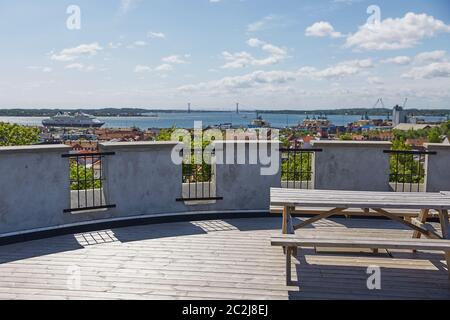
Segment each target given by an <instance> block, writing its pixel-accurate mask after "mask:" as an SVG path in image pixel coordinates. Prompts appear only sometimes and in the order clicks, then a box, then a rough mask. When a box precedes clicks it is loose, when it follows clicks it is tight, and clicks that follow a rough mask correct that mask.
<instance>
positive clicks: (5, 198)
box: [0, 145, 70, 234]
mask: <svg viewBox="0 0 450 320" xmlns="http://www.w3.org/2000/svg"><path fill="white" fill-rule="evenodd" d="M69 150H70V147H68V146H65V145H44V146H23V147H0V234H5V233H11V232H16V231H23V230H28V229H37V228H43V227H52V226H58V225H59V224H61V223H63V222H64V213H63V210H64V209H67V208H69V207H70V195H69V192H68V190H69V162H68V161H67V159H63V158H62V157H61V155H62V154H65V153H67V152H69Z"/></svg>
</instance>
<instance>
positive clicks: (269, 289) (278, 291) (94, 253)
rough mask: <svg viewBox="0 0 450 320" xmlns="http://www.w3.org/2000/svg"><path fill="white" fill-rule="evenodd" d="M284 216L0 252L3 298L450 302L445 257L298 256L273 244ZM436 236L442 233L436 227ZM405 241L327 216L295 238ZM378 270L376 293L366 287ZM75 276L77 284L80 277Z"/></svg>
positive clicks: (378, 227)
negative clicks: (288, 265)
mask: <svg viewBox="0 0 450 320" xmlns="http://www.w3.org/2000/svg"><path fill="white" fill-rule="evenodd" d="M280 227H281V217H271V218H258V219H234V220H217V221H201V222H192V223H189V222H181V223H171V224H161V225H150V226H139V227H129V228H122V229H114V230H105V231H101V232H93V233H87V234H78V235H69V236H62V237H57V238H51V239H44V240H38V241H32V242H27V243H19V244H14V245H9V246H4V247H0V299H283V300H284V299H366V298H367V299H450V280H449V279H448V274H447V270H446V266H445V264H444V256H443V254H442V253H441V252H420V253H417V254H414V253H412V252H410V251H405V250H389V252H388V251H386V250H381V251H380V253H379V254H376V255H374V254H371V253H360V252H354V253H349V252H346V253H336V252H335V253H330V252H328V251H326V250H323V249H322V250H319V252H318V253H316V252H315V251H314V250H313V249H304V250H300V252H299V255H298V257H297V259H294V262H295V265H294V264H293V266H292V273H293V280H297V279H299V280H300V286H290V287H287V286H285V259H284V256H283V253H282V250H281V249H280V248H279V247H271V245H270V237H271V236H272V235H278V234H280ZM438 229H439V228H438ZM330 231H333V232H339V233H341V234H349V235H353V236H354V235H358V234H359V235H365V236H371V235H377V236H378V235H383V236H389V237H398V238H402V237H411V235H412V231H409V230H406V229H405V228H404V227H403V226H401V225H400V224H398V223H395V222H392V221H385V220H364V219H347V220H345V219H340V218H336V219H330V220H323V221H321V222H319V223H316V224H314V225H312V226H310V227H309V228H307V229H305V230H302V231H298V232H314V233H316V234H317V233H318V232H325V233H329V232H330ZM370 265H376V266H380V267H381V271H382V273H381V283H382V289H381V290H374V291H370V290H368V289H367V287H366V281H367V278H368V275H367V273H366V270H367V267H368V266H370ZM78 271H79V275H80V278H79V279H80V282H79V284H80V286H79V287H77V281H76V279H77V278H76V276H77V274H78V273H77V272H78Z"/></svg>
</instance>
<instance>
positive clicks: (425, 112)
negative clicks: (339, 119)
mask: <svg viewBox="0 0 450 320" xmlns="http://www.w3.org/2000/svg"><path fill="white" fill-rule="evenodd" d="M407 111H408V113H409V114H410V115H414V116H435V117H446V116H448V115H450V109H407ZM259 112H260V113H267V114H302V115H305V114H307V115H316V116H317V115H322V114H325V115H327V116H333V115H338V116H341V115H349V116H361V115H364V114H366V113H367V115H369V116H386V115H389V116H391V115H392V109H388V108H378V109H370V108H352V109H327V110H277V111H275V110H270V111H262V110H261V111H259Z"/></svg>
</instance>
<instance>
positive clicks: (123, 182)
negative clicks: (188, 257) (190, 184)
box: [99, 142, 182, 217]
mask: <svg viewBox="0 0 450 320" xmlns="http://www.w3.org/2000/svg"><path fill="white" fill-rule="evenodd" d="M177 145H179V143H177V142H133V143H130V142H126V143H102V144H100V146H99V148H100V151H101V152H115V155H114V156H110V157H108V158H107V159H106V161H105V164H104V170H105V171H104V174H105V176H106V179H107V180H106V181H105V185H104V189H105V194H106V197H107V199H108V201H109V202H111V203H112V204H115V205H117V207H116V208H114V209H111V210H108V216H109V217H118V216H120V217H124V216H136V215H145V214H152V213H168V212H180V211H181V210H182V208H179V207H180V204H179V203H177V202H176V198H177V197H179V196H180V195H181V188H182V185H181V177H182V171H181V170H182V166H181V165H177V164H175V163H174V162H173V161H172V158H171V155H172V150H173V149H174V148H175V147H176V146H177Z"/></svg>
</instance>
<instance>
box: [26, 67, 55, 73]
mask: <svg viewBox="0 0 450 320" xmlns="http://www.w3.org/2000/svg"><path fill="white" fill-rule="evenodd" d="M28 69H30V70H38V71H42V72H44V73H50V72H52V71H53V69H52V68H50V67H41V66H29V67H28Z"/></svg>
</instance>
